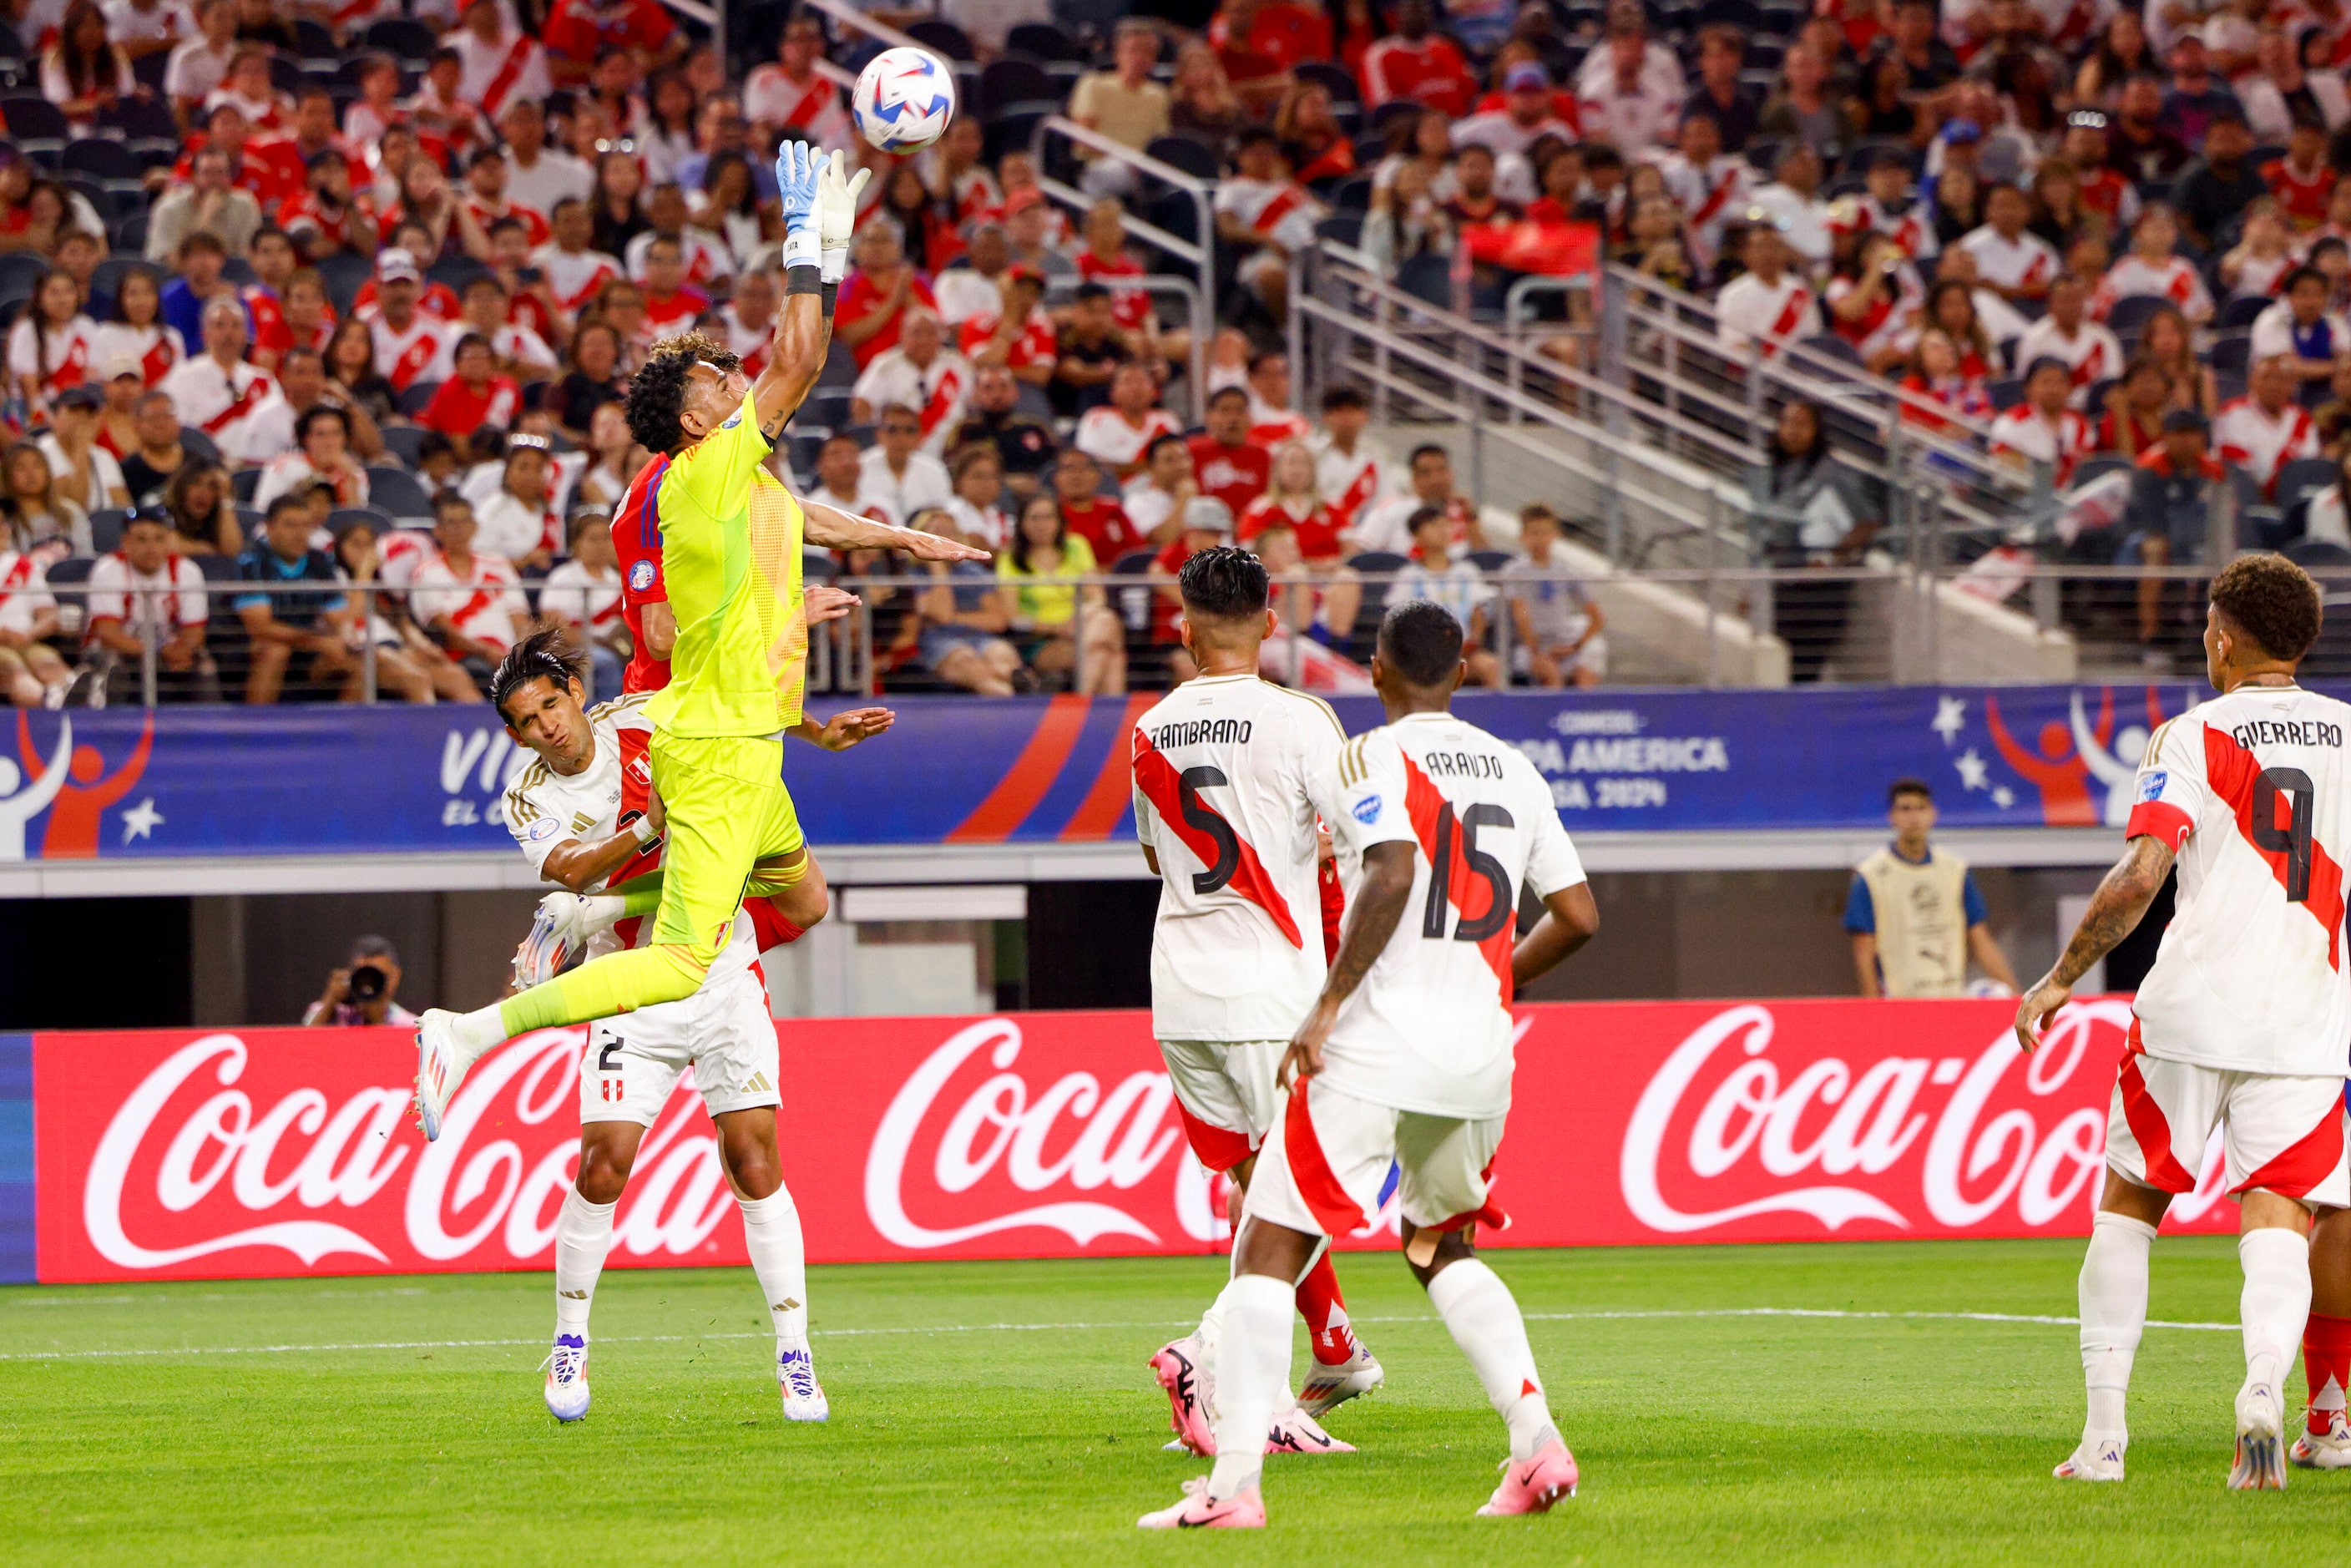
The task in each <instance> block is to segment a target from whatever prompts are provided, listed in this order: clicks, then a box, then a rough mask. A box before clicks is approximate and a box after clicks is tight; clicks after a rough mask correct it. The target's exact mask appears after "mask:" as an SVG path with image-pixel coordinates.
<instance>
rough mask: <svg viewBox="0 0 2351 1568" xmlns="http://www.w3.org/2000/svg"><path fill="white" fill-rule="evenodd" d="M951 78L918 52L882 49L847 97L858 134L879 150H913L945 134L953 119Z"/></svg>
mask: <svg viewBox="0 0 2351 1568" xmlns="http://www.w3.org/2000/svg"><path fill="white" fill-rule="evenodd" d="M955 105H956V91H955V75H954V73H953V72H951V71H949V70H948V69H947V67H946V61H944V60H942V59H940V58H939V57H937V56H936V55H934V54H931V53H929V52H928V51H926V50H923V49H909V48H897V49H884V50H883V51H882V52H881V53H880V54H878V55H876V56H874V57H873V58H872V61H871V62H870V63H869V64H868V65H867V66H866V68H865V69H864V71H863V72H862V74H861V75H859V77H858V78H857V89H856V90H855V91H854V92H852V93H851V94H850V98H849V111H850V113H851V114H852V115H854V116H855V117H856V120H857V131H858V134H860V135H862V136H863V137H864V138H865V140H866V141H868V142H870V143H872V145H873V146H874V147H875V148H877V149H879V150H880V151H882V152H917V151H919V150H921V149H922V148H925V147H928V146H929V145H930V144H931V143H932V142H934V141H937V140H938V139H939V138H940V137H942V136H944V135H946V129H947V122H948V121H949V120H953V119H954V118H955Z"/></svg>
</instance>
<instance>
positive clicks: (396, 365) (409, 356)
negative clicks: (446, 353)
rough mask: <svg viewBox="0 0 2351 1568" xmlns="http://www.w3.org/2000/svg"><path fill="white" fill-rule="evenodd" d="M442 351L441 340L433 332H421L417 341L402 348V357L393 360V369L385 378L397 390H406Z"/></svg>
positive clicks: (386, 373)
mask: <svg viewBox="0 0 2351 1568" xmlns="http://www.w3.org/2000/svg"><path fill="white" fill-rule="evenodd" d="M440 351H441V344H440V341H439V340H437V339H435V338H434V335H433V334H432V333H430V332H419V333H418V334H416V340H415V341H413V342H412V343H410V344H409V345H408V347H407V348H405V349H402V350H401V351H400V358H398V359H397V360H394V361H392V369H391V370H390V371H387V372H385V375H384V380H386V381H388V382H391V383H392V387H393V389H394V390H395V391H398V392H406V391H407V390H408V389H409V386H410V384H411V383H413V382H414V381H415V380H416V378H417V377H419V376H421V375H423V373H424V369H425V367H426V366H427V365H430V364H431V363H432V362H433V357H434V355H435V354H438V353H439V352H440Z"/></svg>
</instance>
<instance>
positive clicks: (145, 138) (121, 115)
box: [98, 55, 180, 157]
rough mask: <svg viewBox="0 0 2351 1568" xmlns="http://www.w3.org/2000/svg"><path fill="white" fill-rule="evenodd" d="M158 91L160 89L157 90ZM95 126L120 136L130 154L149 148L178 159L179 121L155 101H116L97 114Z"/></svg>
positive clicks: (164, 105) (167, 109) (143, 57)
mask: <svg viewBox="0 0 2351 1568" xmlns="http://www.w3.org/2000/svg"><path fill="white" fill-rule="evenodd" d="M140 58H141V60H142V61H144V60H152V59H154V58H156V56H155V55H142V56H141V57H140ZM158 90H159V91H160V90H161V89H158ZM98 123H99V128H100V129H102V130H106V131H114V132H116V133H117V134H118V135H120V136H121V137H122V139H123V141H124V142H125V144H126V145H127V146H128V147H129V149H130V150H131V152H134V153H136V152H143V151H145V150H146V149H148V148H151V147H152V148H156V149H159V150H162V151H169V152H172V155H173V156H175V157H176V156H177V155H178V149H179V145H180V130H179V121H177V120H173V119H172V110H171V106H170V105H169V104H166V103H162V102H161V101H159V100H157V99H147V98H124V99H116V100H115V101H114V102H113V103H112V104H110V105H109V106H108V107H107V108H106V109H103V110H99V116H98Z"/></svg>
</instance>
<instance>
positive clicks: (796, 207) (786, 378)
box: [751, 141, 872, 445]
mask: <svg viewBox="0 0 2351 1568" xmlns="http://www.w3.org/2000/svg"><path fill="white" fill-rule="evenodd" d="M871 178H872V171H871V170H866V169H861V170H859V171H858V172H857V177H856V178H855V179H853V180H852V179H851V178H850V177H849V155H848V154H847V153H845V152H818V151H816V150H814V149H812V148H810V146H809V145H808V144H807V143H806V142H804V141H786V142H785V143H784V144H783V146H782V147H781V148H780V149H778V152H777V154H776V189H777V193H778V196H779V198H780V200H781V202H782V204H783V209H784V308H783V309H782V310H780V311H778V313H777V316H776V336H775V340H774V341H773V343H772V344H771V345H770V346H769V349H768V368H767V369H765V370H763V371H760V372H759V378H758V380H757V381H755V382H752V383H751V406H752V409H753V411H754V412H755V413H757V414H758V423H759V434H761V435H763V436H765V437H767V439H768V444H770V445H773V444H775V443H776V442H778V441H779V440H781V439H782V437H783V434H784V425H785V423H786V422H787V421H789V419H790V418H791V416H792V413H793V412H794V411H795V410H797V409H798V408H799V406H800V403H801V402H803V401H804V400H805V399H806V398H807V397H808V394H809V389H810V388H811V387H813V386H815V385H816V381H817V377H819V376H820V375H822V374H823V373H824V359H825V352H826V350H828V349H829V348H830V347H831V342H832V297H833V291H834V290H835V289H836V288H838V287H840V285H841V276H842V274H843V272H844V271H845V270H846V268H847V266H848V261H849V235H850V231H851V229H852V227H854V226H855V224H856V221H857V196H858V193H859V192H861V191H862V190H863V189H864V188H865V183H866V181H867V180H869V179H871Z"/></svg>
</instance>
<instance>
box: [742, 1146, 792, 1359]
mask: <svg viewBox="0 0 2351 1568" xmlns="http://www.w3.org/2000/svg"><path fill="white" fill-rule="evenodd" d="M736 1201H737V1203H739V1204H740V1205H741V1206H742V1208H743V1247H744V1250H746V1251H747V1252H749V1253H750V1254H751V1271H752V1272H753V1273H754V1274H757V1275H758V1277H759V1290H760V1291H761V1292H762V1293H763V1294H765V1295H766V1297H767V1298H768V1316H769V1317H771V1318H773V1319H774V1320H775V1324H776V1351H777V1354H782V1353H783V1352H785V1351H788V1350H806V1349H808V1255H807V1253H806V1251H805V1250H803V1249H802V1247H801V1245H800V1211H799V1208H798V1207H795V1206H794V1204H793V1203H792V1191H791V1188H789V1187H787V1186H779V1187H778V1188H776V1190H775V1191H773V1192H771V1193H769V1194H768V1196H767V1197H745V1198H738V1199H737V1200H736Z"/></svg>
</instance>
